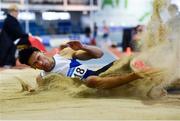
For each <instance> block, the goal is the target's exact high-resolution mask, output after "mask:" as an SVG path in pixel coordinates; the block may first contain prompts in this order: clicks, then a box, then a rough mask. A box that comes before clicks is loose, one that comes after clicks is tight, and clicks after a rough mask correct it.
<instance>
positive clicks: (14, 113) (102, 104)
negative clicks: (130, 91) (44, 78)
mask: <svg viewBox="0 0 180 121" xmlns="http://www.w3.org/2000/svg"><path fill="white" fill-rule="evenodd" d="M38 73H39V71H38V70H33V69H21V70H16V69H7V70H3V71H1V72H0V83H1V84H0V97H1V98H0V107H1V108H0V109H1V110H0V113H1V114H0V119H1V120H4V119H8V120H10V119H14V120H20V119H23V120H26V119H28V120H33V119H49V120H53V119H59V120H60V119H67V120H68V119H74V120H90V119H95V120H113V119H117V120H118V119H134V120H140V119H152V120H153V119H154V120H155V119H164V120H168V119H169V120H170V119H171V120H172V119H180V95H168V96H166V97H163V98H161V99H156V100H152V99H142V98H135V97H122V96H117V95H116V96H111V95H109V94H108V93H107V94H106V93H105V92H98V91H97V90H94V91H92V90H91V89H88V88H86V87H84V86H82V85H81V86H79V85H76V86H74V87H78V88H84V89H81V90H86V91H87V90H88V92H89V94H88V93H87V92H86V93H84V94H82V93H81V94H82V95H81V94H80V93H79V92H75V88H74V87H73V86H72V85H71V84H70V82H69V83H68V84H69V86H70V87H71V88H65V87H66V86H65V87H64V88H62V87H61V88H59V87H58V88H51V89H47V90H44V91H40V92H36V93H29V92H21V89H22V88H21V85H20V83H19V81H18V79H17V78H16V77H17V76H18V77H19V78H21V79H22V80H28V82H29V81H31V83H32V84H33V81H34V79H35V76H36V75H37V74H38ZM70 90H71V91H70ZM72 92H73V93H72ZM75 94H76V95H75Z"/></svg>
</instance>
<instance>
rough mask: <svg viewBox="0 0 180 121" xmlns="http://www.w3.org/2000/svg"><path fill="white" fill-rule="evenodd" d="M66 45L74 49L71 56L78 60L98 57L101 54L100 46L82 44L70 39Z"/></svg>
mask: <svg viewBox="0 0 180 121" xmlns="http://www.w3.org/2000/svg"><path fill="white" fill-rule="evenodd" d="M67 45H68V46H69V47H70V48H72V49H73V50H75V52H74V53H73V57H74V58H77V59H80V60H88V59H92V58H100V57H102V56H103V52H102V51H101V49H100V48H98V47H95V46H90V45H82V44H81V43H80V42H79V41H70V42H68V43H67Z"/></svg>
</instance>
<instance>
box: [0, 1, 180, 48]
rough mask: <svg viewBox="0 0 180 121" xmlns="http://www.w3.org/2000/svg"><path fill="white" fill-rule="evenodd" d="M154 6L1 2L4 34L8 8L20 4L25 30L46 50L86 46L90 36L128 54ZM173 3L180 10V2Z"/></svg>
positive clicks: (142, 3)
mask: <svg viewBox="0 0 180 121" xmlns="http://www.w3.org/2000/svg"><path fill="white" fill-rule="evenodd" d="M152 2H153V0H0V30H1V29H2V27H3V21H4V19H5V18H6V12H7V10H8V8H9V7H10V6H11V5H12V4H17V6H18V9H19V15H18V20H19V22H20V24H21V26H22V28H23V30H24V31H25V32H26V33H29V34H31V35H33V36H38V37H40V38H41V39H42V43H43V44H44V45H46V46H49V45H50V46H52V47H55V46H59V44H60V43H61V42H62V41H64V40H72V39H78V40H82V42H84V41H85V42H86V40H83V39H84V37H83V36H84V34H86V33H90V35H89V36H91V37H92V38H93V39H94V40H93V41H94V43H95V44H98V43H99V42H100V41H105V42H107V43H108V44H109V45H114V46H116V47H119V48H120V50H122V51H123V50H124V51H125V49H126V48H127V47H128V46H129V43H130V41H131V39H132V36H131V35H132V31H133V29H134V28H135V27H137V25H143V26H144V25H146V24H147V23H148V21H149V20H150V17H151V14H152ZM172 2H174V3H176V4H177V5H178V6H180V2H179V0H172ZM106 33H107V34H108V37H106V35H105V34H106ZM92 43H93V42H91V44H92ZM94 43H93V44H94ZM87 44H88V43H87Z"/></svg>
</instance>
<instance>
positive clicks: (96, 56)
mask: <svg viewBox="0 0 180 121" xmlns="http://www.w3.org/2000/svg"><path fill="white" fill-rule="evenodd" d="M103 55H104V53H103V52H99V53H98V54H96V55H95V56H94V58H101V57H102V56H103Z"/></svg>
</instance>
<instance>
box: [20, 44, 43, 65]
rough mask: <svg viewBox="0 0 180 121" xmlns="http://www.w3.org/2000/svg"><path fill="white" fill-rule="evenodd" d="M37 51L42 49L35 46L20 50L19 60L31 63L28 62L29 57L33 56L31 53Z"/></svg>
mask: <svg viewBox="0 0 180 121" xmlns="http://www.w3.org/2000/svg"><path fill="white" fill-rule="evenodd" d="M35 51H40V50H39V49H37V48H35V47H29V48H25V49H22V50H20V51H19V61H20V63H22V64H26V65H29V63H28V61H29V58H30V57H31V55H32V54H33V52H35Z"/></svg>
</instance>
